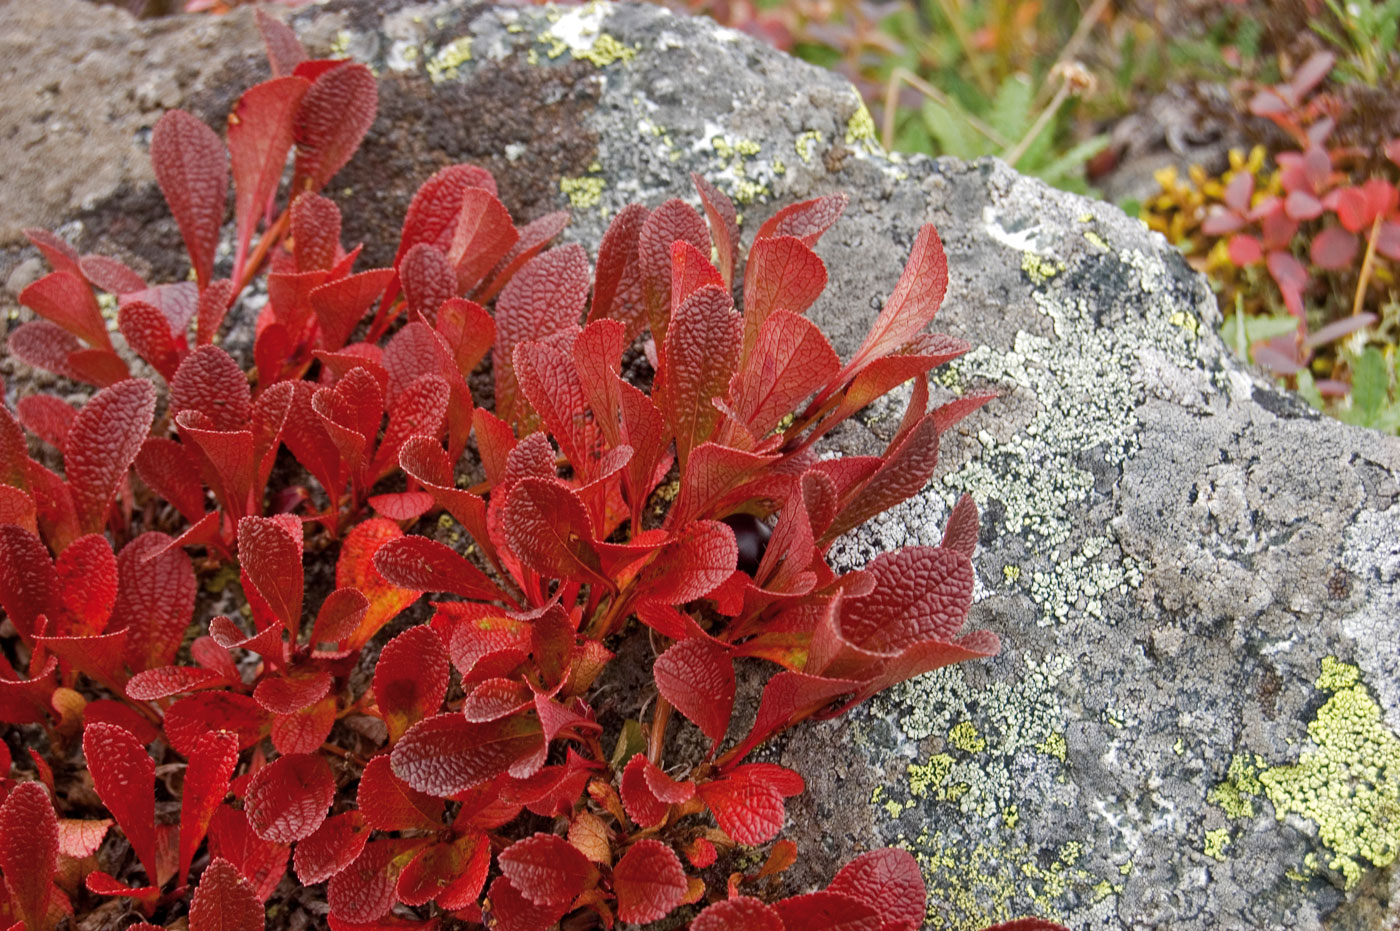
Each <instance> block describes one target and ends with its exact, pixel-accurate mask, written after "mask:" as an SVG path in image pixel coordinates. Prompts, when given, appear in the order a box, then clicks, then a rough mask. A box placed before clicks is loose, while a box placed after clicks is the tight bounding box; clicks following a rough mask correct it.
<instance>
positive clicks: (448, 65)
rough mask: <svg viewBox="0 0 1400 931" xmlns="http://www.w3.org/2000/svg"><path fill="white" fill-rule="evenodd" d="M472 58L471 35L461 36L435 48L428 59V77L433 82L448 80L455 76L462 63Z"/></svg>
mask: <svg viewBox="0 0 1400 931" xmlns="http://www.w3.org/2000/svg"><path fill="white" fill-rule="evenodd" d="M471 60H472V37H471V36H461V37H459V38H456V39H453V40H452V41H451V42H449V43H447V44H446V45H444V46H443V47H442V48H440V49H438V50H437V53H436V54H434V55H433V57H432V58H430V59H428V65H427V68H428V79H429V80H431V81H432V82H433V83H434V84H440V83H442V82H443V81H450V80H453V79H455V78H456V77H457V74H458V70H459V69H460V68H461V67H462V65H464V64H466V63H467V62H469V61H471Z"/></svg>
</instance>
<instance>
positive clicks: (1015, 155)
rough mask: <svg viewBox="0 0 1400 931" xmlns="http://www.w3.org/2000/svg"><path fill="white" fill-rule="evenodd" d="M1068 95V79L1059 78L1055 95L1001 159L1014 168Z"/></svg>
mask: <svg viewBox="0 0 1400 931" xmlns="http://www.w3.org/2000/svg"><path fill="white" fill-rule="evenodd" d="M1069 95H1070V86H1069V81H1068V80H1066V79H1064V78H1061V79H1060V86H1059V88H1057V89H1056V91H1055V96H1054V97H1052V98H1050V103H1049V104H1047V105H1046V107H1045V109H1044V110H1041V111H1040V116H1037V117H1036V118H1035V122H1034V123H1032V124H1031V128H1030V129H1028V130H1026V134H1025V135H1024V136H1022V137H1021V141H1020V142H1018V143H1016V145H1015V147H1014V148H1012V149H1010V150H1009V151H1007V152H1005V153H1004V154H1003V155H1002V157H1001V158H1002V161H1004V162H1006V164H1008V165H1010V166H1011V167H1012V168H1015V167H1016V163H1017V162H1019V161H1020V160H1021V157H1022V156H1023V155H1025V154H1026V150H1027V149H1029V148H1030V147H1031V143H1033V142H1035V140H1036V137H1037V136H1039V135H1040V134H1041V133H1042V132H1043V131H1044V130H1045V127H1046V126H1047V125H1049V123H1050V120H1051V119H1053V118H1054V116H1055V114H1056V112H1058V111H1059V109H1060V107H1061V106H1062V105H1063V104H1064V102H1065V101H1066V100H1068V99H1069Z"/></svg>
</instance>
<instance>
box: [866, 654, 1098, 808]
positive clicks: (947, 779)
mask: <svg viewBox="0 0 1400 931" xmlns="http://www.w3.org/2000/svg"><path fill="white" fill-rule="evenodd" d="M1073 667H1074V662H1073V660H1072V659H1071V658H1070V657H1068V656H1051V657H1048V658H1046V659H1044V660H1042V661H1040V662H1036V661H1034V660H1032V659H1031V658H1029V657H1027V659H1026V666H1025V670H1024V673H1023V674H1022V675H1021V677H1020V678H1019V679H1018V680H1017V681H1015V682H1005V681H1003V682H995V683H992V684H991V685H989V686H986V687H984V688H981V689H976V688H973V687H972V686H969V685H968V684H967V682H966V680H965V677H964V676H963V673H962V671H961V670H960V669H957V668H956V667H950V668H944V669H940V670H938V671H936V672H933V673H930V674H929V675H927V676H921V677H920V678H918V679H914V680H911V681H909V682H905V683H903V684H901V685H897V686H895V687H894V688H892V689H890V690H888V691H886V692H883V693H881V694H880V695H877V696H876V697H875V698H873V699H871V705H872V712H873V714H874V715H876V716H878V717H881V718H884V719H885V720H886V721H887V722H888V723H889V724H890V725H891V726H892V727H893V728H895V732H896V734H897V735H898V737H899V748H900V749H901V750H902V751H903V752H904V753H905V755H907V756H908V757H910V762H909V763H908V764H907V771H906V776H907V781H906V783H905V784H904V785H902V786H893V787H890V788H888V789H887V790H886V792H885V797H886V798H887V799H889V800H893V801H895V802H899V803H908V802H911V801H913V800H916V799H918V800H923V801H924V802H925V803H927V802H929V801H937V802H947V803H949V804H955V805H957V806H958V808H959V810H960V811H962V812H963V813H964V814H967V815H976V816H977V817H983V818H990V817H992V816H993V815H996V814H998V813H1001V812H1003V811H1004V810H1006V809H1007V808H1008V806H1013V805H1015V804H1016V802H1017V801H1018V799H1020V798H1021V795H1020V792H1019V791H1018V780H1017V778H1016V777H1015V775H1014V774H1013V769H1014V768H1015V760H1016V757H1017V755H1018V754H1034V755H1037V756H1040V757H1045V758H1048V759H1049V760H1053V761H1055V762H1047V763H1046V764H1045V765H1047V766H1057V765H1058V766H1063V765H1066V763H1067V760H1066V755H1067V754H1066V749H1067V747H1066V743H1065V738H1064V728H1065V715H1064V711H1063V709H1062V708H1061V707H1060V702H1059V696H1058V685H1059V682H1060V679H1061V678H1062V677H1063V676H1065V675H1066V674H1068V673H1069V671H1070V670H1071V669H1072V668H1073ZM974 708H975V709H976V711H975V712H974V711H973V709H974ZM930 737H937V738H939V739H941V741H942V742H943V752H940V753H934V754H929V755H927V756H925V755H922V754H920V753H919V751H918V747H919V745H920V743H921V742H922V741H924V740H926V739H927V738H930Z"/></svg>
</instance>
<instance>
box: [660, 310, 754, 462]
mask: <svg viewBox="0 0 1400 931" xmlns="http://www.w3.org/2000/svg"><path fill="white" fill-rule="evenodd" d="M742 340H743V324H742V322H741V321H740V319H739V315H738V314H736V313H735V312H734V302H733V300H732V299H731V298H730V296H729V294H728V292H726V291H725V290H724V289H723V288H721V287H718V286H714V285H708V286H706V287H703V288H700V289H699V290H698V291H696V292H695V293H694V294H692V295H690V297H688V298H686V300H685V302H684V303H683V304H681V306H680V307H678V308H677V309H676V312H675V313H674V314H673V315H672V319H671V325H670V330H669V331H668V332H667V334H666V355H665V360H664V362H663V363H662V367H661V371H660V372H659V373H658V376H657V377H658V379H660V380H661V381H662V384H663V386H664V388H663V393H662V399H661V404H660V405H659V406H660V407H661V410H662V412H663V413H665V414H666V415H667V419H668V421H669V422H670V425H671V427H672V429H673V430H674V431H675V436H676V458H677V460H678V461H679V462H680V464H681V472H682V473H684V472H685V470H686V463H687V461H688V460H689V458H690V452H691V450H692V449H694V448H695V447H696V446H698V445H700V444H701V443H703V442H705V441H706V440H708V439H710V438H711V434H712V433H713V431H714V427H715V424H716V423H717V422H718V421H719V417H720V413H719V411H718V410H717V409H716V408H715V406H714V404H713V403H711V402H712V399H714V398H723V397H725V394H726V392H727V390H728V388H729V380H730V378H731V377H732V376H733V375H734V371H735V369H736V368H737V367H738V364H739V349H740V344H741V342H742Z"/></svg>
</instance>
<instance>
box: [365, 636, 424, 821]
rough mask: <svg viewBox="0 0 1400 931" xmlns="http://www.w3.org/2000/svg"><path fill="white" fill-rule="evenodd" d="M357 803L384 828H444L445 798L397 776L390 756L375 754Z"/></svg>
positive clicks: (368, 819)
mask: <svg viewBox="0 0 1400 931" xmlns="http://www.w3.org/2000/svg"><path fill="white" fill-rule="evenodd" d="M414 629H417V630H421V629H423V628H414ZM355 804H356V806H357V807H358V808H359V810H360V813H361V814H362V815H363V816H364V819H365V823H366V824H368V825H369V826H370V827H372V828H378V829H379V830H381V831H440V830H442V814H443V802H442V800H441V799H440V798H434V797H433V796H431V795H427V794H425V793H423V792H419V791H418V790H417V789H414V788H412V787H411V786H409V785H408V783H406V782H404V781H403V780H402V779H400V778H399V777H398V776H395V775H394V773H393V771H392V770H390V768H389V757H388V756H387V755H381V756H377V757H375V758H374V759H372V760H370V761H369V765H368V766H366V767H365V770H364V772H363V773H362V774H361V775H360V789H359V795H358V796H357V798H356V803H355Z"/></svg>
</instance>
